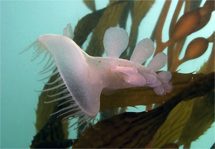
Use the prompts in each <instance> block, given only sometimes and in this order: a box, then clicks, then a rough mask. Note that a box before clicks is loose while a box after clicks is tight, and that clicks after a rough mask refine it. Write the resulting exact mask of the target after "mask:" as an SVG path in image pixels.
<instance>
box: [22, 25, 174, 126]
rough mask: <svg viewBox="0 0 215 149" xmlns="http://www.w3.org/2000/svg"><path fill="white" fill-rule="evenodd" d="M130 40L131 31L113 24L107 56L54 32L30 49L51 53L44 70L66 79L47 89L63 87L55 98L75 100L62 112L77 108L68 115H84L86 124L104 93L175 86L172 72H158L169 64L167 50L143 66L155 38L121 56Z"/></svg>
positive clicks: (165, 89) (105, 41)
mask: <svg viewBox="0 0 215 149" xmlns="http://www.w3.org/2000/svg"><path fill="white" fill-rule="evenodd" d="M128 41H129V37H128V33H127V32H126V31H125V30H124V29H122V28H118V27H111V28H109V29H107V31H106V32H105V35H104V39H103V44H104V49H105V52H106V57H92V56H89V55H88V54H87V53H85V52H84V51H83V50H82V49H81V48H80V47H79V46H78V45H77V44H76V43H75V42H74V41H73V40H72V39H70V38H68V37H66V36H61V35H53V34H45V35H41V36H40V37H39V38H38V39H37V40H36V41H35V42H33V43H32V44H31V45H30V46H29V47H27V48H26V50H27V49H29V48H31V47H32V46H35V50H36V56H35V57H34V59H35V58H37V57H38V56H39V55H40V54H41V53H43V52H45V56H44V58H43V60H44V59H45V58H46V57H48V55H49V58H48V62H47V63H46V65H45V67H44V69H43V70H42V71H41V72H49V71H53V70H55V71H54V73H53V74H52V75H50V76H49V77H51V76H53V75H55V74H59V78H58V79H56V80H55V81H54V82H57V81H62V83H61V84H60V85H57V86H55V87H53V88H51V89H47V90H43V91H49V90H52V89H55V88H58V87H61V88H62V90H61V91H60V92H59V93H58V94H56V95H59V94H64V96H63V97H60V98H57V99H55V100H53V101H51V102H54V101H59V100H63V99H68V98H69V101H71V103H72V104H71V105H70V106H69V107H66V108H63V109H61V110H60V111H61V112H62V111H65V112H64V113H63V114H61V115H64V114H66V113H68V112H73V111H76V112H75V113H73V114H71V115H69V116H66V117H65V118H70V117H71V118H73V117H81V119H79V122H80V123H81V124H83V123H84V122H87V123H89V122H90V121H91V120H92V119H94V118H95V117H96V115H97V114H98V113H99V110H100V94H101V93H103V94H109V93H110V92H111V91H114V90H117V89H124V88H132V87H142V86H146V87H151V88H153V89H154V91H155V93H156V94H158V95H165V94H166V92H170V91H171V90H172V85H171V83H170V79H171V77H172V75H171V73H170V72H169V71H161V72H159V73H158V74H157V73H156V72H157V71H158V70H160V69H161V68H163V67H164V66H165V65H166V62H167V56H166V54H164V53H158V54H157V55H156V56H155V57H154V58H153V59H152V60H151V61H150V62H149V64H148V65H147V67H145V66H143V65H142V64H143V63H144V62H145V61H146V60H147V59H148V58H149V57H150V56H151V55H152V54H153V52H154V44H153V42H152V41H151V40H150V39H148V38H146V39H143V40H141V41H140V42H139V43H138V44H137V45H136V47H135V49H134V52H133V53H132V55H131V58H130V60H125V59H121V58H119V56H120V55H121V53H122V52H123V51H124V50H125V49H126V47H127V45H128ZM56 68H57V69H56ZM54 82H53V83H54ZM131 100H132V99H131ZM65 102H68V101H65Z"/></svg>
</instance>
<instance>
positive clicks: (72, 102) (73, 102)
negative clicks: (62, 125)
mask: <svg viewBox="0 0 215 149" xmlns="http://www.w3.org/2000/svg"><path fill="white" fill-rule="evenodd" d="M68 102H70V103H71V104H75V101H74V100H73V99H72V98H71V99H69V100H67V101H64V102H63V103H61V104H58V105H57V106H58V107H59V106H62V105H64V104H66V103H68Z"/></svg>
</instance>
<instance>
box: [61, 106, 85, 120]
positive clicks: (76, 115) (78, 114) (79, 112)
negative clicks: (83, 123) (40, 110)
mask: <svg viewBox="0 0 215 149" xmlns="http://www.w3.org/2000/svg"><path fill="white" fill-rule="evenodd" d="M72 110H73V109H72ZM72 110H70V111H67V113H69V112H72ZM73 111H74V110H73ZM65 114H66V113H65ZM61 115H64V113H63V114H61ZM61 115H59V116H58V117H60V116H61ZM82 115H84V113H83V112H82V111H77V112H75V113H73V114H70V115H68V116H66V117H64V118H63V119H62V120H64V119H67V118H70V117H79V116H82Z"/></svg>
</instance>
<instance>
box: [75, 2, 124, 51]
mask: <svg viewBox="0 0 215 149" xmlns="http://www.w3.org/2000/svg"><path fill="white" fill-rule="evenodd" d="M120 3H123V1H119V2H115V3H113V4H112V5H110V6H107V7H106V8H103V9H100V10H97V11H94V12H92V13H90V14H87V15H86V16H84V17H83V18H82V19H81V20H80V21H78V23H77V25H76V27H75V30H74V38H73V40H74V41H75V43H76V44H77V45H79V47H82V45H83V43H84V42H85V41H86V39H87V37H88V35H89V34H90V33H91V32H92V31H93V29H94V28H95V27H96V26H97V24H98V22H99V20H100V19H101V17H102V15H103V13H104V12H105V10H106V9H107V8H109V9H112V8H111V7H114V6H115V5H118V4H120ZM103 36H104V34H103V35H102V37H103ZM88 54H89V53H88Z"/></svg>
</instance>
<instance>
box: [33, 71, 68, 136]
mask: <svg viewBox="0 0 215 149" xmlns="http://www.w3.org/2000/svg"><path fill="white" fill-rule="evenodd" d="M57 75H58V74H56V75H54V76H52V77H51V78H50V79H49V81H48V83H51V82H54V81H55V80H56V78H57V77H58V76H57ZM58 83H59V82H56V83H54V84H53V85H45V86H44V88H43V89H44V90H45V89H49V88H52V87H54V86H56V85H58ZM59 90H60V89H59V88H58V89H55V90H50V91H48V92H41V94H40V96H39V101H38V105H37V110H36V123H35V127H36V132H37V133H38V132H39V131H40V129H41V128H42V127H43V126H44V125H45V124H46V123H47V121H48V120H49V119H50V114H52V113H53V112H54V109H55V107H56V106H57V104H58V102H53V103H48V104H45V103H44V102H45V101H46V102H47V101H51V100H54V99H56V98H58V97H60V96H55V97H49V96H48V95H54V94H57V93H58V92H59ZM63 127H64V128H65V129H63V130H64V131H63V132H62V133H63V135H64V137H65V139H66V138H68V135H69V133H68V130H67V128H68V123H64V125H63Z"/></svg>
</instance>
